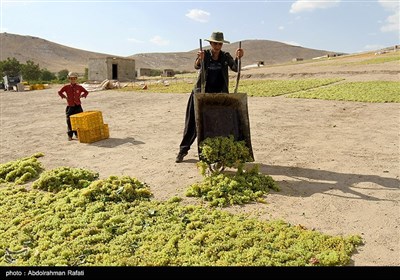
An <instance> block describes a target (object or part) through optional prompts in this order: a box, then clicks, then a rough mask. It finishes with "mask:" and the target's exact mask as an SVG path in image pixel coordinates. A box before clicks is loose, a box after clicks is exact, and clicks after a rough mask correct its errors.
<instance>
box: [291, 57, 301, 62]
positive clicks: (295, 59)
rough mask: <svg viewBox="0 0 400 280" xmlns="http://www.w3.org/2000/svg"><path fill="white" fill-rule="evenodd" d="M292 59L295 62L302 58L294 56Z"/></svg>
mask: <svg viewBox="0 0 400 280" xmlns="http://www.w3.org/2000/svg"><path fill="white" fill-rule="evenodd" d="M292 61H293V62H296V61H303V58H301V57H295V58H293V59H292Z"/></svg>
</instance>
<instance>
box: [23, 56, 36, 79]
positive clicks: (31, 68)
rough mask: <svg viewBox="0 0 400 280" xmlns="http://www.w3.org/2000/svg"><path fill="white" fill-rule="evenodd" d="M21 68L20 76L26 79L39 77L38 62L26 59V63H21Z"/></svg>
mask: <svg viewBox="0 0 400 280" xmlns="http://www.w3.org/2000/svg"><path fill="white" fill-rule="evenodd" d="M21 70H22V71H21V72H22V77H23V79H24V80H26V81H38V80H39V79H40V75H41V71H40V67H39V64H35V63H34V62H33V61H32V60H28V61H27V62H26V64H23V65H22V69H21Z"/></svg>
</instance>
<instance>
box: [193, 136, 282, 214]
mask: <svg viewBox="0 0 400 280" xmlns="http://www.w3.org/2000/svg"><path fill="white" fill-rule="evenodd" d="M199 147H200V151H201V155H200V162H199V163H198V167H199V168H200V171H201V174H202V175H203V176H204V180H203V181H202V182H200V183H195V184H192V185H191V186H189V188H188V189H187V191H186V196H189V197H201V198H202V199H204V200H205V201H208V202H209V203H210V205H211V206H218V207H225V206H229V205H234V204H245V203H249V202H251V201H258V202H264V200H263V198H262V197H263V196H264V195H265V194H267V193H268V192H269V190H270V189H272V190H275V191H279V186H278V185H277V184H276V182H275V181H274V180H273V179H272V177H271V176H268V175H264V174H261V173H260V172H259V166H258V165H254V166H253V167H252V168H250V169H249V170H245V169H244V166H245V163H246V162H247V161H251V160H252V158H251V154H250V150H249V148H248V147H247V146H246V144H245V142H244V141H235V140H234V137H233V136H229V137H225V136H219V137H214V138H206V139H205V140H204V141H202V143H201V144H200V146H199ZM225 167H230V168H236V169H237V170H236V173H234V174H233V175H232V174H229V173H223V172H222V171H224V169H225ZM207 171H208V173H207ZM207 175H208V176H207Z"/></svg>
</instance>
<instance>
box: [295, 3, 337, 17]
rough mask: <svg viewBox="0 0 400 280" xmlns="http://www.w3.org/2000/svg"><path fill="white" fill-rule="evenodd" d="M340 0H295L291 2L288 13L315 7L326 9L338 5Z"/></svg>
mask: <svg viewBox="0 0 400 280" xmlns="http://www.w3.org/2000/svg"><path fill="white" fill-rule="evenodd" d="M340 1H341V0H333V1H313V0H297V1H296V2H295V3H293V4H292V6H291V8H290V13H292V14H296V13H301V12H311V11H314V10H316V9H327V8H332V7H335V6H337V5H338V3H339V2H340Z"/></svg>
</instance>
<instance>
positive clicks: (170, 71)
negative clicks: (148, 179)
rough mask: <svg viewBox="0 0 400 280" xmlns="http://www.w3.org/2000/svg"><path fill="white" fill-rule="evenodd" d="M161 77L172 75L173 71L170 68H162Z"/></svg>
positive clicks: (173, 74)
mask: <svg viewBox="0 0 400 280" xmlns="http://www.w3.org/2000/svg"><path fill="white" fill-rule="evenodd" d="M161 76H162V77H173V76H175V72H174V70H172V69H164V71H163V73H162V74H161Z"/></svg>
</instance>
